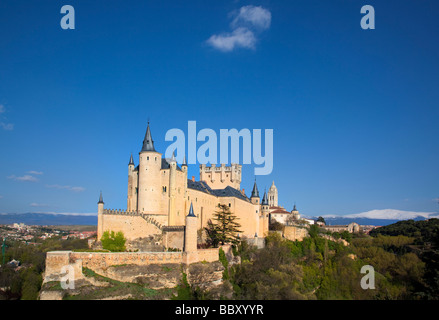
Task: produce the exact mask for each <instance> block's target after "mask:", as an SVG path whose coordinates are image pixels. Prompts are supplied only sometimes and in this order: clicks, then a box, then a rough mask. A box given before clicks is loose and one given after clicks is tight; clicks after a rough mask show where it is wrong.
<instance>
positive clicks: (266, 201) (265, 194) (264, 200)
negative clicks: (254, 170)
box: [261, 191, 268, 206]
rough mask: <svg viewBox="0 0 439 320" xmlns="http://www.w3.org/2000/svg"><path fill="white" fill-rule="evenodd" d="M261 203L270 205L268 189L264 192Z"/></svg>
mask: <svg viewBox="0 0 439 320" xmlns="http://www.w3.org/2000/svg"><path fill="white" fill-rule="evenodd" d="M261 204H263V205H267V206H268V199H267V191H265V192H264V197H263V198H262V202H261Z"/></svg>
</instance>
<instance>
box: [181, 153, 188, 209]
mask: <svg viewBox="0 0 439 320" xmlns="http://www.w3.org/2000/svg"><path fill="white" fill-rule="evenodd" d="M181 170H182V171H183V172H184V180H183V181H184V183H183V196H184V199H185V200H186V199H187V182H186V181H187V162H186V155H185V156H184V157H183V164H182V165H181ZM185 212H186V201H185Z"/></svg>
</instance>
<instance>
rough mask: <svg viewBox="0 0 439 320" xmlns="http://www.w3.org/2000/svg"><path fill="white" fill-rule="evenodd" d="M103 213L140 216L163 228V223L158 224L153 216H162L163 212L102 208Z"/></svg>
mask: <svg viewBox="0 0 439 320" xmlns="http://www.w3.org/2000/svg"><path fill="white" fill-rule="evenodd" d="M103 214H104V215H119V216H132V217H141V218H143V219H144V220H145V221H146V222H148V223H150V224H153V225H155V226H156V227H157V228H159V229H160V230H163V227H164V226H163V225H162V224H160V223H159V222H158V221H157V220H156V219H155V217H158V216H164V215H163V214H146V213H140V212H137V211H125V210H121V209H104V210H103Z"/></svg>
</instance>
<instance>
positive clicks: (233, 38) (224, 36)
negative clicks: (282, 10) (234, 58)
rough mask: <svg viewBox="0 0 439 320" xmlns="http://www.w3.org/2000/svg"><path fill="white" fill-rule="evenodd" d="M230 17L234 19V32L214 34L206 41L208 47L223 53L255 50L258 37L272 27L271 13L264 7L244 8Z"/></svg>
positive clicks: (232, 25)
mask: <svg viewBox="0 0 439 320" xmlns="http://www.w3.org/2000/svg"><path fill="white" fill-rule="evenodd" d="M230 16H231V17H234V18H233V20H232V22H231V23H230V27H231V28H232V31H231V32H224V33H220V34H214V35H212V36H211V37H210V38H209V39H207V40H206V43H207V44H208V45H210V46H212V47H213V48H215V49H218V50H220V51H223V52H230V51H233V50H234V49H235V48H245V49H255V46H256V42H257V37H256V35H257V34H259V33H260V32H261V31H263V30H267V29H268V28H270V25H271V13H270V11H268V10H267V9H264V8H262V7H255V6H251V5H250V6H244V7H241V8H240V9H239V11H236V12H232V13H231V14H230Z"/></svg>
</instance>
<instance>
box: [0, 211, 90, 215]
mask: <svg viewBox="0 0 439 320" xmlns="http://www.w3.org/2000/svg"><path fill="white" fill-rule="evenodd" d="M34 213H41V214H56V215H65V216H97V213H95V212H93V213H77V212H37V211H36V212H34ZM0 214H1V213H0ZM5 214H7V213H5Z"/></svg>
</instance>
